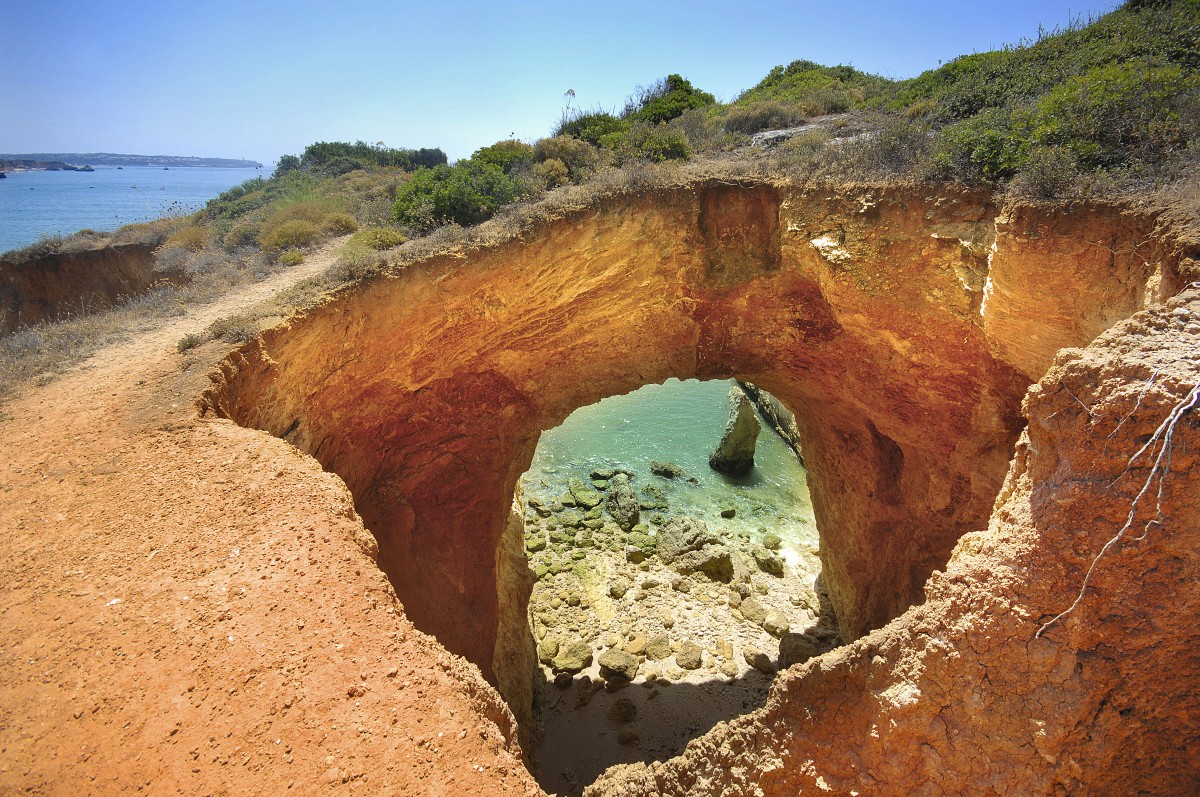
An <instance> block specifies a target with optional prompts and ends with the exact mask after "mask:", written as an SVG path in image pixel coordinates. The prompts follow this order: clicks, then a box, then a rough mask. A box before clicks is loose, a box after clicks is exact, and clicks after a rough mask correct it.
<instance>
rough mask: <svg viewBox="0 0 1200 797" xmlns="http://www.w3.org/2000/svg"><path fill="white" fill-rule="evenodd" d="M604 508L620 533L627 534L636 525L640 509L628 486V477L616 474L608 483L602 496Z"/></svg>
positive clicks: (631, 489)
mask: <svg viewBox="0 0 1200 797" xmlns="http://www.w3.org/2000/svg"><path fill="white" fill-rule="evenodd" d="M604 508H605V509H607V510H608V514H609V515H611V516H612V519H613V520H614V521H616V524H617V525H618V526H620V527H621V530H622V531H625V532H629V531H631V530H632V529H633V527H634V526H636V525H637V523H638V520H639V519H640V513H639V509H640V507H639V506H638V499H637V495H636V494H635V493H634V492H633V488H632V487H631V486H629V477H628V476H626V475H625V474H624V473H618V474H616V475H615V476H613V478H612V480H611V481H609V483H608V491H607V493H606V494H605V496H604Z"/></svg>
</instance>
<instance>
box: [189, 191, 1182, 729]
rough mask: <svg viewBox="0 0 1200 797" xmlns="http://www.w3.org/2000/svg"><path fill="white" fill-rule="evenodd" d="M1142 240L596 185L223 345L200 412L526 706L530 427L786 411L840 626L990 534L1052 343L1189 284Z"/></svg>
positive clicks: (867, 618)
mask: <svg viewBox="0 0 1200 797" xmlns="http://www.w3.org/2000/svg"><path fill="white" fill-rule="evenodd" d="M1158 225H1159V219H1158V217H1157V215H1156V214H1155V213H1152V212H1140V211H1136V210H1132V209H1130V208H1127V207H1122V206H1110V205H1091V206H1080V207H1074V208H1051V209H1037V208H1022V207H1007V208H1000V207H997V206H996V205H995V204H994V203H993V200H992V198H991V197H990V196H989V195H987V194H985V193H981V192H971V191H950V190H942V191H940V192H938V193H934V192H933V191H932V190H929V189H918V188H913V187H870V186H866V187H851V188H839V189H828V188H820V189H814V188H809V189H801V188H796V187H793V186H787V185H775V184H769V183H763V182H728V181H715V180H714V181H704V182H699V183H695V184H691V185H687V186H683V187H680V188H677V189H674V190H671V191H661V192H657V193H653V194H648V195H642V196H633V197H628V196H626V197H617V198H610V199H608V200H604V201H602V202H600V203H598V204H596V205H595V206H593V207H589V208H584V209H581V210H578V211H575V212H572V213H569V214H565V215H563V216H561V217H559V218H557V219H552V220H550V221H547V222H545V223H543V224H542V225H541V226H540V227H539V228H537V229H536V230H534V231H532V232H531V233H530V234H529V235H527V236H525V237H524V238H522V239H516V240H510V241H507V242H504V243H501V244H498V245H495V246H492V247H485V248H481V249H477V250H474V251H470V252H469V253H468V252H462V251H460V252H452V253H449V254H445V255H441V256H438V257H434V258H431V259H428V260H425V261H422V262H418V263H415V264H413V265H411V266H409V267H408V268H406V269H404V270H400V271H397V272H394V273H390V274H387V275H384V276H382V277H380V278H378V279H375V280H374V281H371V282H369V283H366V284H362V285H359V286H355V287H353V288H352V289H350V290H347V291H344V292H342V293H341V294H340V295H338V296H337V297H335V298H334V299H333V300H331V301H329V302H327V303H325V304H323V305H321V306H320V307H318V308H316V309H314V310H313V311H311V312H310V313H308V314H307V315H305V316H303V317H300V318H297V319H294V320H293V321H292V322H290V323H289V324H287V325H284V326H281V327H278V328H276V329H274V330H270V331H268V332H267V333H265V334H264V335H263V337H262V338H261V339H260V340H258V341H255V342H252V343H251V344H249V345H248V346H246V347H244V348H243V349H241V350H240V351H238V352H236V353H235V354H234V355H233V356H232V357H231V358H230V359H229V360H228V361H227V362H226V365H225V368H224V370H223V373H222V374H221V375H220V377H219V379H218V381H217V384H216V385H215V386H214V388H213V389H212V390H211V391H209V393H208V394H207V396H206V398H205V402H204V403H205V407H206V409H207V410H208V411H210V412H213V413H215V414H218V415H224V416H227V417H231V418H234V419H236V420H238V421H239V422H240V423H242V424H245V425H248V426H253V427H257V428H262V429H265V430H267V431H270V432H271V433H273V434H276V435H279V436H284V437H285V438H286V439H288V440H289V441H290V442H293V443H295V444H296V445H297V446H299V447H300V448H301V449H303V450H305V451H308V452H309V453H311V454H313V455H314V456H315V457H316V458H317V459H318V460H319V461H320V462H321V463H322V464H323V465H324V466H325V467H326V468H327V469H329V470H331V471H333V472H335V473H337V474H338V475H340V476H341V477H342V478H343V479H344V480H345V481H346V483H347V485H348V486H349V487H350V489H351V490H352V492H353V494H354V496H355V503H356V507H357V509H358V511H359V512H360V513H361V514H362V516H363V519H364V522H365V523H366V525H367V527H368V528H370V529H371V530H372V531H373V532H374V534H375V535H376V537H377V539H378V540H379V543H380V554H379V563H380V566H381V567H382V568H383V570H384V571H385V572H386V573H387V574H388V575H389V578H390V579H391V581H392V583H393V584H394V585H395V588H396V591H397V593H398V595H399V596H400V598H401V600H402V601H403V602H404V605H405V609H406V612H407V613H408V614H409V616H410V617H411V618H412V619H413V620H414V622H415V623H416V624H417V625H418V627H421V628H422V629H424V630H427V631H430V632H432V633H434V634H436V635H437V636H438V638H439V640H441V641H442V643H443V644H445V645H446V646H447V647H448V648H449V649H450V650H451V651H453V652H456V653H461V654H462V655H464V656H466V657H467V658H468V659H470V660H471V661H473V662H475V663H476V664H477V665H478V666H479V667H480V669H481V670H482V671H483V672H484V674H485V675H486V676H487V677H489V679H491V680H493V682H494V683H497V684H498V685H499V686H500V688H501V691H502V692H503V693H505V695H506V697H507V698H508V699H509V701H510V703H513V702H518V703H519V702H520V700H521V698H520V697H519V695H520V690H518V689H517V686H516V685H517V684H519V683H527V673H521V672H516V673H514V672H512V671H511V670H510V669H508V668H510V667H511V666H512V665H511V660H512V656H511V652H512V651H513V650H516V649H518V648H519V645H514V644H512V637H513V636H514V635H520V634H522V633H525V634H527V633H528V632H527V631H526V630H524V629H521V628H514V627H511V623H512V620H511V619H510V620H509V621H508V622H507V623H506V622H504V621H502V620H501V615H502V612H501V602H500V599H499V598H498V595H499V594H500V592H501V591H502V590H503V591H506V592H507V594H509V595H510V596H511V595H512V594H519V590H516V591H515V592H514V591H513V590H512V589H511V585H506V584H503V583H501V580H500V579H498V577H497V572H498V564H497V563H498V562H500V561H501V560H502V559H503V557H501V556H499V555H498V551H500V550H501V543H502V540H503V538H504V534H505V530H506V528H508V525H509V507H510V504H511V499H512V495H513V489H514V487H515V484H516V480H517V478H518V477H519V476H520V474H521V473H522V472H523V471H524V470H525V468H526V467H527V466H528V464H529V461H530V459H531V457H532V454H533V450H534V448H535V446H536V443H537V438H538V434H539V433H540V431H541V430H542V429H546V428H550V427H552V426H554V425H556V424H557V423H559V422H561V421H562V420H563V419H564V418H565V417H566V416H567V415H568V414H569V413H570V412H571V411H573V410H574V409H576V408H577V407H580V406H584V405H586V404H589V403H592V402H594V401H596V400H599V399H600V398H603V397H604V396H607V395H612V394H615V393H622V392H626V391H629V390H632V389H635V388H637V387H639V386H641V385H643V384H646V383H649V382H660V381H662V380H664V379H666V378H668V377H672V376H674V377H679V378H690V377H700V378H707V377H730V376H734V377H737V378H739V379H743V380H747V381H751V382H754V383H755V384H757V385H760V386H761V387H763V388H764V389H766V390H769V391H770V392H771V393H773V394H775V395H776V396H778V397H780V398H781V399H782V400H784V401H785V402H786V403H787V404H788V405H789V406H790V407H792V408H793V409H795V410H796V412H797V423H798V426H799V428H800V431H801V435H802V437H803V439H804V443H805V453H806V461H807V464H808V467H809V470H810V475H809V482H810V485H811V487H812V491H813V499H814V508H815V510H816V516H817V521H818V526H819V529H820V533H821V540H822V543H821V557H822V562H823V565H824V575H825V581H826V584H827V586H828V587H829V590H830V594H831V598H832V600H833V603H834V606H835V609H836V611H837V615H838V618H839V620H840V622H841V623H842V628H843V632H844V635H845V636H846V637H847V638H855V637H857V636H859V635H860V634H862V633H864V632H866V631H869V630H870V629H872V628H878V627H880V626H882V625H883V624H885V623H886V622H887V621H888V620H890V619H891V618H893V617H896V616H897V615H898V614H900V613H901V612H903V611H904V610H905V609H906V608H907V607H908V606H910V605H912V604H914V603H918V602H920V601H921V600H923V598H924V593H923V591H922V585H923V584H925V582H926V580H927V578H928V577H929V575H930V574H931V573H932V572H933V571H934V570H935V569H938V568H941V567H943V566H944V565H945V562H946V560H947V558H948V557H949V555H950V551H951V550H952V549H953V547H954V545H955V543H956V542H957V541H958V540H959V538H960V537H962V536H963V535H964V534H966V533H968V532H971V531H975V530H977V529H980V528H983V527H985V526H986V525H987V522H988V517H989V514H990V513H991V511H992V507H993V503H994V500H995V497H996V495H997V492H998V491H999V489H1000V487H1001V484H1002V482H1003V480H1004V475H1005V473H1006V471H1007V470H1008V468H1009V461H1010V458H1011V456H1012V452H1013V446H1014V443H1015V442H1016V440H1017V437H1018V435H1019V434H1020V433H1021V429H1022V426H1023V425H1024V419H1023V418H1022V416H1021V413H1020V401H1021V397H1022V395H1023V394H1024V393H1025V390H1026V388H1027V387H1028V386H1029V384H1030V383H1031V382H1032V381H1034V380H1035V379H1036V378H1038V377H1039V376H1040V375H1041V372H1042V371H1044V369H1045V368H1046V367H1047V366H1048V365H1049V364H1050V362H1051V360H1052V358H1053V356H1054V353H1055V352H1056V351H1057V350H1058V349H1060V348H1061V347H1064V346H1079V345H1084V344H1086V343H1088V342H1089V341H1090V340H1091V339H1092V338H1093V337H1094V336H1095V335H1096V334H1098V333H1100V332H1101V331H1103V330H1104V329H1106V328H1107V327H1108V326H1110V325H1111V324H1112V323H1113V322H1114V321H1116V320H1118V319H1121V318H1125V317H1128V316H1129V315H1131V314H1133V313H1134V312H1136V311H1138V310H1139V309H1141V308H1143V307H1146V306H1148V305H1150V304H1152V303H1154V302H1155V301H1159V300H1161V299H1162V298H1164V297H1166V296H1170V295H1172V294H1173V293H1175V292H1176V291H1177V290H1178V289H1179V287H1180V285H1181V282H1182V278H1181V277H1180V276H1179V274H1178V269H1177V264H1178V262H1179V254H1178V252H1177V251H1176V250H1175V248H1174V247H1173V246H1172V245H1171V244H1170V239H1169V235H1167V234H1166V233H1164V232H1163V231H1162V230H1160V229H1158ZM1022 319H1029V321H1030V325H1029V326H1026V325H1023V324H1022ZM510 600H511V598H510ZM507 608H508V609H511V606H508V607H507ZM514 614H516V615H518V616H519V613H513V612H511V611H508V612H506V613H505V616H507V617H509V618H511V617H513V616H514ZM502 651H503V652H502ZM501 660H504V661H508V662H510V664H508V665H506V667H505V668H500V667H499V666H498V663H499V662H500V661H501ZM524 688H527V687H524ZM514 708H515V709H516V710H517V713H518V716H520V715H521V711H520V708H519V706H514Z"/></svg>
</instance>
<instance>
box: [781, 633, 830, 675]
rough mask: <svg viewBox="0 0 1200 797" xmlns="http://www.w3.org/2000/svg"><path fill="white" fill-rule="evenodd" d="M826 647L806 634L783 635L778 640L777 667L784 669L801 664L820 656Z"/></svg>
mask: <svg viewBox="0 0 1200 797" xmlns="http://www.w3.org/2000/svg"><path fill="white" fill-rule="evenodd" d="M827 647H828V645H826V644H825V643H823V642H822V641H821V640H819V639H817V638H816V637H814V636H810V635H808V634H784V635H783V636H782V637H780V639H779V666H780V668H784V667H791V666H792V665H793V664H802V663H804V662H806V661H808V660H809V659H811V658H812V657H813V656H820V655H821V654H822V653H824V652H825V649H826V648H827Z"/></svg>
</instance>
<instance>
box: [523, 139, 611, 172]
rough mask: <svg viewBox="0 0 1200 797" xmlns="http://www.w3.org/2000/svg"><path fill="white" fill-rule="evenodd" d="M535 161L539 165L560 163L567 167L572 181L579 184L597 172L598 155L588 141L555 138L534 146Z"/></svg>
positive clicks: (543, 140)
mask: <svg viewBox="0 0 1200 797" xmlns="http://www.w3.org/2000/svg"><path fill="white" fill-rule="evenodd" d="M533 159H534V160H535V161H536V162H538V163H542V162H544V161H548V160H556V161H560V162H561V163H562V164H563V165H564V166H566V167H567V173H568V175H570V178H571V181H572V182H575V183H579V182H583V180H585V179H587V177H588V175H590V174H591V173H592V172H593V171H594V170H595V168H596V161H597V154H596V148H595V147H593V146H592V145H591V144H589V143H587V142H586V141H580V140H579V139H577V138H571V137H570V136H555V137H554V138H543V139H542V140H541V141H539V142H537V144H535V145H534V147H533Z"/></svg>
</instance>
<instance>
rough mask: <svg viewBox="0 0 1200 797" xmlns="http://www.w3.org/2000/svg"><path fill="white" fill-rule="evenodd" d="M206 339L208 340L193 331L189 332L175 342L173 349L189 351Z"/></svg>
mask: <svg viewBox="0 0 1200 797" xmlns="http://www.w3.org/2000/svg"><path fill="white" fill-rule="evenodd" d="M206 340H208V338H206V337H204V336H203V335H197V334H196V333H195V332H189V333H187V334H186V335H184V336H183V337H182V338H180V339H179V342H178V343H176V344H175V350H176V351H178V352H181V353H182V352H185V351H189V350H191V349H194V348H196V347H197V346H199V345H200V344H202V343H204V341H206Z"/></svg>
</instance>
